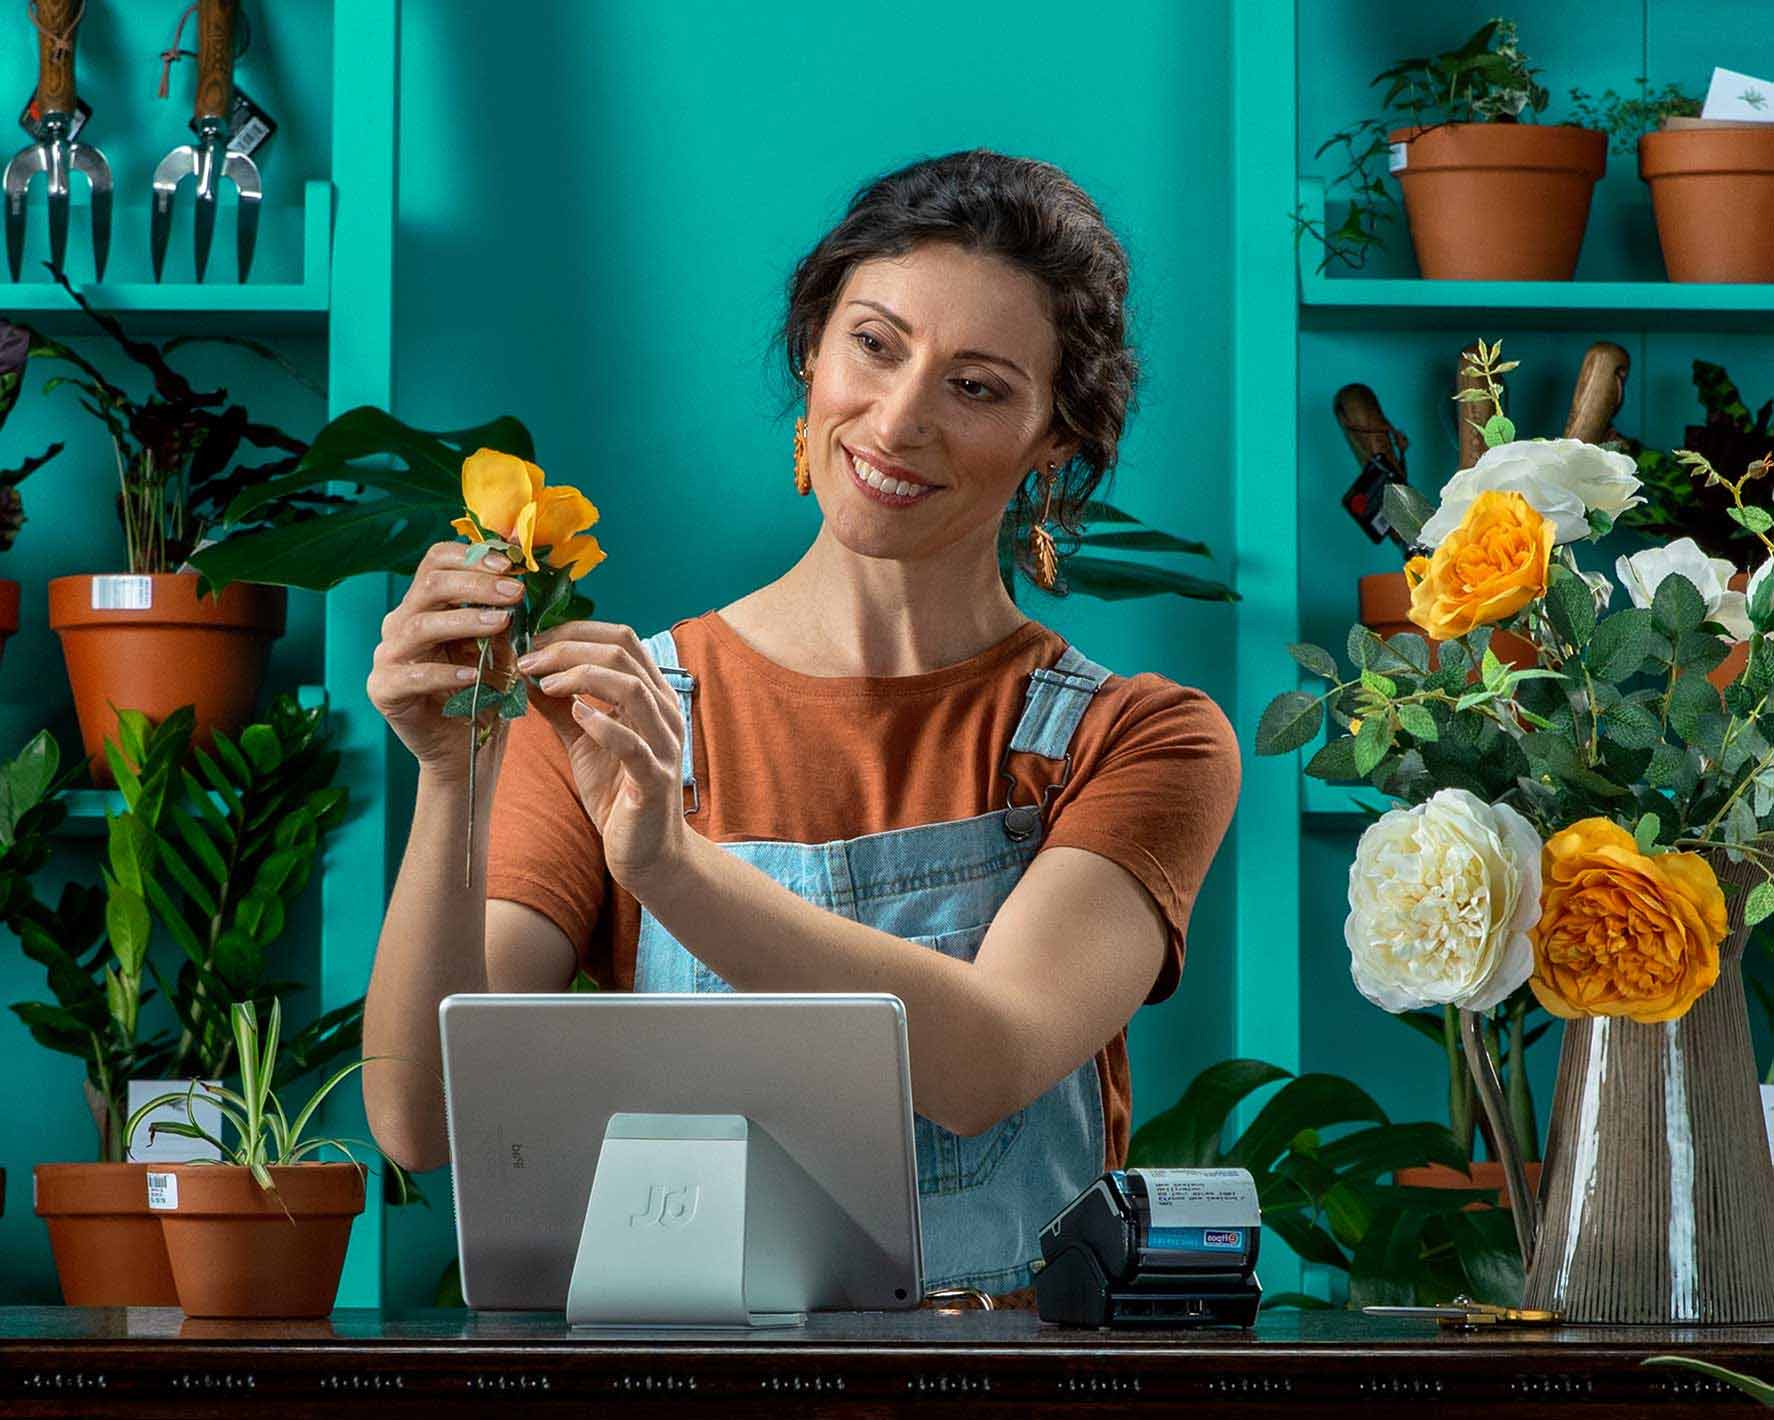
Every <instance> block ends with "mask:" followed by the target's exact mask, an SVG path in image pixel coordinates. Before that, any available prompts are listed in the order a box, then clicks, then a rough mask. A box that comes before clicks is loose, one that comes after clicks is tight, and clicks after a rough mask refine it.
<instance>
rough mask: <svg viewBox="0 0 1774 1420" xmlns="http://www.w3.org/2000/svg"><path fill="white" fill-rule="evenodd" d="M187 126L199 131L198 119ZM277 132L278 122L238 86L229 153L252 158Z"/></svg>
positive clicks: (232, 109)
mask: <svg viewBox="0 0 1774 1420" xmlns="http://www.w3.org/2000/svg"><path fill="white" fill-rule="evenodd" d="M186 126H187V127H188V128H190V130H191V131H192V132H193V133H196V132H197V131H198V129H197V120H196V119H191V120H189V121H188V122H187V125H186ZM275 132H277V120H276V119H274V118H273V117H271V115H270V114H269V113H267V112H266V111H265V109H264V108H263V106H261V105H260V104H258V103H256V102H254V100H253V98H252V96H251V95H250V94H248V93H247V92H246V90H245V89H243V88H241V87H240V85H238V84H236V85H235V86H234V103H233V105H232V106H231V107H230V108H229V110H228V151H229V152H230V153H239V154H240V155H241V156H243V157H247V158H250V157H252V155H253V154H254V153H256V152H258V150H259V149H260V148H262V147H264V145H265V142H266V140H267V139H268V138H270V137H271V135H272V134H273V133H275Z"/></svg>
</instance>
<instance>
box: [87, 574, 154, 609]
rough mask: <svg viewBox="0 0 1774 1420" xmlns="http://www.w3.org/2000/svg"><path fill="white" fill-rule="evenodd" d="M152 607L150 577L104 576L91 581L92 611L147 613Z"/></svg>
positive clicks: (152, 589) (152, 596)
mask: <svg viewBox="0 0 1774 1420" xmlns="http://www.w3.org/2000/svg"><path fill="white" fill-rule="evenodd" d="M153 605H154V582H153V579H152V578H150V577H126V576H104V577H94V578H93V579H92V609H93V610H94V611H147V610H148V608H150V607H151V606H153Z"/></svg>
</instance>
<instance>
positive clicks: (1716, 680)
mask: <svg viewBox="0 0 1774 1420" xmlns="http://www.w3.org/2000/svg"><path fill="white" fill-rule="evenodd" d="M1725 585H1726V586H1728V587H1729V588H1730V589H1731V590H1732V591H1734V592H1747V591H1748V590H1749V573H1747V572H1734V573H1732V574H1731V579H1730V581H1728V582H1727V583H1726V584H1725ZM1748 664H1749V642H1747V641H1733V642H1732V643H1731V649H1730V650H1729V651H1727V652H1726V653H1725V659H1724V660H1722V661H1720V662H1719V663H1718V664H1717V665H1716V666H1714V667H1713V668H1712V669H1711V670H1709V671H1708V672H1707V673H1706V678H1707V679H1708V680H1710V681H1711V682H1712V683H1713V685H1715V686H1716V687H1718V689H1720V690H1723V689H1724V688H1725V687H1726V686H1727V685H1729V684H1730V683H1731V682H1732V681H1734V680H1736V679H1737V677H1738V676H1740V675H1742V674H1743V668H1744V667H1745V666H1747V665H1748Z"/></svg>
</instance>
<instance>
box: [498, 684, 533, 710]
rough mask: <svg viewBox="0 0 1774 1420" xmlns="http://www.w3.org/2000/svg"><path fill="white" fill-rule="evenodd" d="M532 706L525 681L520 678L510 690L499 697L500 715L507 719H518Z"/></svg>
mask: <svg viewBox="0 0 1774 1420" xmlns="http://www.w3.org/2000/svg"><path fill="white" fill-rule="evenodd" d="M529 708H530V696H529V692H528V690H526V689H525V686H524V682H523V681H522V680H521V679H520V680H518V681H517V682H516V683H515V684H514V685H513V686H512V687H511V689H510V690H508V691H506V692H505V694H504V695H502V696H500V697H499V716H500V718H501V719H505V720H516V719H518V718H519V717H521V716H522V715H524V714H525V713H526V712H527V711H528V710H529Z"/></svg>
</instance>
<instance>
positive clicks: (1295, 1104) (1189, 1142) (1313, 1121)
mask: <svg viewBox="0 0 1774 1420" xmlns="http://www.w3.org/2000/svg"><path fill="white" fill-rule="evenodd" d="M1283 1082H1284V1083H1283ZM1277 1083H1280V1084H1281V1088H1280V1089H1278V1090H1277V1091H1276V1092H1275V1093H1274V1094H1273V1095H1272V1096H1270V1098H1269V1099H1268V1100H1267V1101H1265V1102H1264V1104H1263V1107H1262V1108H1261V1109H1260V1110H1259V1111H1258V1112H1257V1114H1256V1117H1255V1118H1254V1119H1253V1120H1252V1121H1251V1123H1250V1125H1249V1127H1248V1128H1246V1129H1245V1131H1244V1132H1243V1133H1242V1134H1241V1135H1239V1136H1238V1138H1237V1139H1235V1140H1233V1141H1232V1142H1231V1143H1230V1144H1227V1143H1226V1142H1224V1136H1225V1132H1226V1122H1227V1120H1228V1118H1229V1117H1230V1115H1231V1112H1232V1110H1233V1109H1234V1108H1236V1107H1237V1105H1238V1103H1239V1101H1241V1100H1243V1099H1245V1098H1246V1097H1248V1096H1249V1095H1251V1094H1253V1093H1254V1092H1255V1091H1257V1090H1260V1089H1263V1088H1265V1087H1267V1086H1269V1085H1272V1084H1277ZM1127 1161H1128V1165H1129V1167H1135V1168H1137V1167H1152V1168H1215V1167H1238V1168H1244V1169H1248V1170H1249V1171H1250V1174H1251V1177H1252V1179H1253V1180H1254V1181H1255V1183H1256V1186H1257V1201H1258V1202H1259V1204H1260V1205H1261V1207H1262V1210H1263V1226H1264V1228H1266V1229H1268V1230H1269V1231H1270V1232H1273V1233H1274V1234H1275V1235H1276V1236H1277V1237H1279V1238H1281V1240H1282V1241H1283V1242H1285V1243H1286V1244H1287V1245H1288V1246H1289V1247H1290V1248H1292V1249H1293V1250H1294V1252H1295V1254H1296V1255H1298V1256H1299V1257H1300V1258H1301V1259H1302V1260H1303V1261H1305V1262H1311V1263H1317V1264H1319V1265H1322V1266H1325V1267H1329V1268H1331V1269H1333V1270H1334V1271H1335V1272H1337V1273H1339V1274H1342V1276H1343V1277H1344V1278H1345V1279H1346V1283H1347V1290H1348V1301H1349V1305H1351V1306H1367V1305H1405V1306H1411V1305H1438V1304H1441V1303H1445V1302H1446V1301H1447V1300H1448V1299H1449V1298H1450V1297H1453V1296H1456V1295H1459V1294H1462V1293H1463V1294H1465V1295H1467V1296H1471V1297H1475V1298H1478V1299H1479V1300H1482V1301H1487V1302H1492V1303H1495V1304H1498V1305H1516V1304H1518V1301H1519V1298H1520V1295H1521V1287H1522V1273H1521V1263H1520V1259H1519V1258H1518V1257H1517V1256H1516V1255H1515V1252H1514V1248H1513V1235H1512V1232H1511V1229H1510V1226H1509V1223H1508V1221H1507V1219H1506V1217H1505V1215H1503V1214H1500V1213H1495V1212H1493V1213H1492V1214H1490V1215H1489V1216H1486V1215H1485V1214H1482V1213H1475V1212H1469V1211H1466V1210H1467V1209H1468V1208H1470V1207H1471V1206H1472V1205H1473V1204H1479V1205H1482V1204H1483V1202H1484V1201H1485V1199H1486V1197H1487V1195H1486V1194H1485V1193H1483V1192H1476V1191H1473V1190H1471V1189H1469V1188H1468V1189H1465V1190H1453V1189H1449V1190H1445V1191H1440V1190H1434V1189H1424V1188H1418V1187H1411V1186H1408V1185H1407V1184H1406V1183H1405V1181H1404V1174H1403V1173H1401V1172H1400V1170H1403V1169H1406V1168H1407V1167H1408V1166H1411V1165H1421V1164H1430V1163H1433V1164H1436V1165H1439V1166H1441V1167H1444V1168H1448V1169H1449V1171H1450V1172H1452V1171H1454V1170H1456V1169H1463V1168H1464V1167H1465V1166H1466V1162H1467V1155H1466V1151H1465V1150H1464V1149H1463V1148H1462V1147H1461V1145H1460V1144H1459V1142H1458V1141H1457V1140H1456V1139H1455V1138H1454V1137H1453V1136H1452V1135H1450V1134H1449V1133H1448V1131H1447V1129H1446V1128H1444V1127H1443V1126H1441V1125H1439V1124H1394V1123H1392V1122H1391V1121H1390V1120H1389V1119H1388V1118H1387V1116H1386V1112H1385V1111H1384V1110H1383V1109H1381V1108H1380V1106H1379V1105H1378V1104H1376V1103H1375V1102H1374V1100H1373V1099H1372V1098H1371V1097H1370V1096H1369V1095H1368V1094H1367V1093H1366V1092H1365V1091H1364V1090H1362V1089H1361V1088H1360V1087H1359V1086H1357V1085H1355V1084H1354V1083H1353V1082H1351V1081H1349V1080H1346V1079H1343V1078H1341V1077H1340V1076H1337V1075H1322V1074H1311V1075H1300V1076H1297V1077H1296V1076H1293V1075H1292V1074H1290V1072H1288V1071H1286V1070H1283V1069H1281V1068H1280V1067H1279V1066H1275V1065H1270V1064H1267V1063H1266V1062H1264V1061H1261V1060H1224V1061H1221V1062H1220V1063H1219V1064H1217V1065H1213V1066H1210V1067H1209V1068H1208V1069H1206V1070H1203V1071H1202V1072H1201V1073H1200V1074H1199V1075H1197V1076H1196V1077H1195V1079H1194V1080H1193V1081H1191V1082H1190V1084H1189V1086H1188V1087H1187V1088H1186V1089H1185V1090H1184V1091H1183V1094H1182V1096H1181V1098H1180V1099H1178V1101H1177V1102H1176V1104H1174V1105H1172V1106H1171V1107H1170V1108H1169V1109H1167V1110H1165V1111H1164V1112H1163V1113H1161V1114H1158V1115H1154V1116H1153V1117H1152V1118H1151V1119H1150V1120H1148V1121H1147V1122H1146V1123H1145V1124H1143V1125H1141V1126H1140V1128H1139V1129H1138V1130H1136V1131H1135V1133H1134V1136H1133V1138H1132V1140H1131V1141H1129V1144H1128V1151H1127ZM1388 1175H1396V1177H1394V1178H1393V1179H1392V1180H1390V1181H1388V1178H1387V1176H1388ZM1263 1305H1264V1306H1265V1307H1275V1306H1302V1307H1323V1306H1325V1305H1327V1299H1326V1298H1323V1297H1313V1296H1306V1295H1303V1294H1299V1293H1279V1294H1276V1295H1273V1296H1270V1297H1266V1298H1265V1299H1264V1301H1263Z"/></svg>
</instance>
